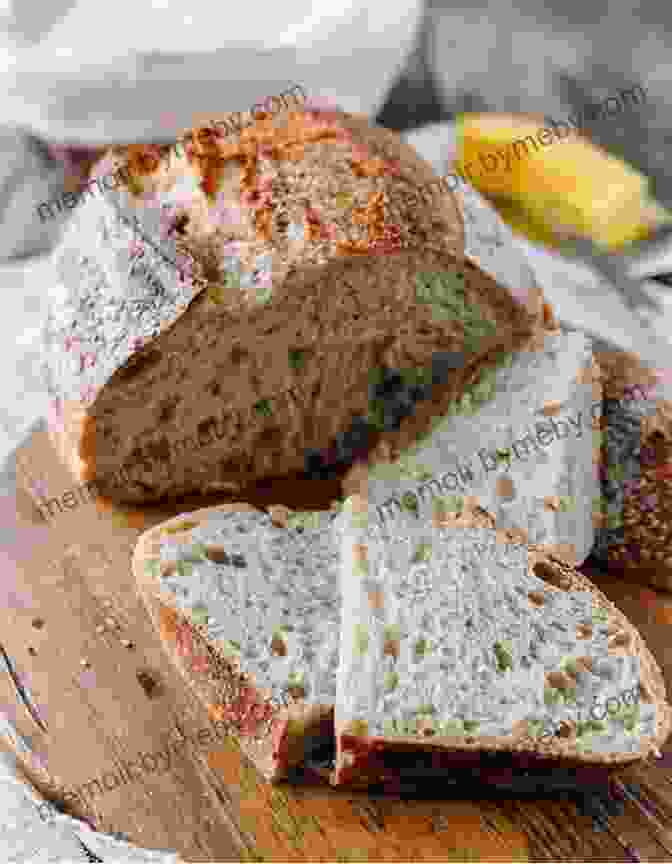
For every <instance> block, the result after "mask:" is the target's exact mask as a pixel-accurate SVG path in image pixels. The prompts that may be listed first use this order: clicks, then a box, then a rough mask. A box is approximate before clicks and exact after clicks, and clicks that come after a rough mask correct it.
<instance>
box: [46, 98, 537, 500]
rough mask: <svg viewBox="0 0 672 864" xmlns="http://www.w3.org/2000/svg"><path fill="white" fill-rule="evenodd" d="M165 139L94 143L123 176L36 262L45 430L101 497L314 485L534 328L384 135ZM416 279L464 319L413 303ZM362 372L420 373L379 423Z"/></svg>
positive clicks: (331, 120)
mask: <svg viewBox="0 0 672 864" xmlns="http://www.w3.org/2000/svg"><path fill="white" fill-rule="evenodd" d="M186 140H187V144H186V148H184V150H183V151H182V152H180V151H178V150H176V149H174V148H170V147H149V146H143V147H140V146H129V147H126V148H118V149H114V150H113V151H112V152H110V153H109V154H108V155H107V156H106V157H105V159H104V160H103V162H102V163H101V164H100V165H99V166H98V172H99V173H102V172H103V171H107V170H110V171H115V170H116V171H118V170H119V169H120V168H123V171H124V173H125V174H126V175H128V176H129V177H130V183H129V185H128V187H122V188H118V189H112V190H108V189H107V188H106V191H105V194H104V195H100V196H95V197H90V198H89V199H88V200H86V201H85V202H84V203H82V204H81V205H80V206H79V207H78V208H77V210H76V212H75V214H74V216H73V220H72V223H71V224H70V226H69V227H68V229H67V231H66V234H65V237H64V239H63V241H62V244H61V246H60V247H59V249H58V250H57V253H56V257H55V269H56V279H55V285H54V286H52V288H51V291H52V295H53V302H52V305H51V308H50V312H49V316H48V320H47V322H46V323H45V327H44V339H45V351H46V356H45V371H46V375H47V382H48V387H49V391H50V393H51V396H52V397H53V403H54V407H55V412H54V413H55V418H56V421H55V422H53V423H52V424H51V431H52V437H53V440H54V443H55V444H56V446H57V448H58V451H59V453H60V455H61V458H62V459H63V460H64V461H65V462H66V463H67V464H68V465H69V466H70V467H71V469H72V471H73V472H74V473H75V475H76V476H77V478H78V479H79V480H80V482H86V483H95V485H96V487H97V488H98V490H99V491H100V492H101V493H102V494H104V495H107V496H110V497H112V498H114V499H117V500H120V501H125V502H139V501H152V500H158V499H161V498H166V497H177V496H180V495H182V494H186V493H191V492H194V493H205V492H218V491H227V492H234V493H241V496H239V497H242V492H243V491H244V490H245V489H249V488H251V487H252V486H253V485H254V484H255V483H256V482H257V481H258V480H259V479H261V478H269V477H276V476H286V475H292V474H293V473H295V472H303V471H307V472H312V473H313V474H314V476H316V477H318V476H323V475H324V472H328V471H329V470H331V469H332V468H333V467H335V466H336V467H337V466H345V465H349V464H351V463H352V461H353V459H354V458H355V457H357V456H358V455H361V454H362V453H366V452H368V450H369V449H370V447H371V446H373V445H374V444H375V443H376V441H377V440H378V437H379V435H380V431H381V424H383V428H386V429H387V430H388V432H391V433H394V434H396V433H397V432H398V431H399V430H400V429H402V428H403V427H404V424H405V423H406V422H407V418H408V417H409V416H410V415H411V414H412V413H413V410H414V403H415V402H417V401H423V400H424V401H428V400H431V401H433V402H434V401H435V402H436V403H437V409H438V408H440V406H441V405H443V404H447V403H448V402H450V401H451V400H453V399H455V398H459V397H460V396H461V395H462V393H463V392H464V388H465V387H466V386H467V384H468V383H469V381H470V380H473V378H474V376H475V375H477V374H478V372H479V371H480V370H482V369H483V368H485V367H487V366H489V365H491V364H493V363H494V362H495V360H496V359H497V358H498V357H499V356H500V355H502V354H503V353H505V352H507V351H510V350H513V349H516V348H520V347H521V346H523V345H524V344H526V343H527V341H528V340H529V338H530V335H531V333H532V332H533V331H534V330H535V328H536V327H537V325H538V324H539V322H540V320H541V315H542V312H541V306H540V302H539V296H538V295H537V294H534V296H530V298H529V302H528V304H527V306H524V305H522V301H521V303H519V302H518V301H516V300H514V299H513V298H512V296H511V293H510V291H509V290H507V289H506V288H504V287H502V286H500V285H499V284H497V282H496V281H495V280H494V279H493V278H491V277H489V276H487V275H486V274H485V273H484V272H482V271H481V270H479V268H478V267H477V266H476V265H474V264H473V263H471V262H468V261H465V260H464V259H463V226H462V221H461V215H460V212H459V208H458V206H457V204H456V200H455V198H454V197H453V196H452V195H451V194H440V193H439V192H438V191H437V190H436V188H433V187H430V186H427V184H428V183H430V182H431V181H432V180H434V179H435V177H434V175H433V173H432V171H431V169H430V168H429V166H428V165H427V164H426V163H425V162H423V160H421V159H420V158H419V157H418V156H417V155H416V154H415V152H414V151H413V150H412V149H411V148H410V147H408V146H406V145H405V144H403V143H402V142H401V141H400V139H399V138H398V136H396V135H395V134H393V133H391V132H388V131H387V130H384V129H382V128H375V127H371V126H369V125H368V124H367V123H366V121H365V120H363V119H362V118H358V117H353V116H352V115H346V114H340V113H338V112H326V113H325V112H320V111H312V112H310V111H297V112H291V113H290V114H288V115H282V116H276V117H269V116H264V115H260V114H259V115H257V120H256V121H255V123H254V124H253V125H251V126H250V127H248V128H247V129H245V130H243V132H242V133H241V134H240V136H239V137H237V138H235V139H234V138H232V137H231V136H229V137H226V138H224V137H223V136H222V135H220V134H219V133H218V131H217V129H212V128H211V129H209V130H193V131H192V133H191V134H190V135H188V136H187V139H186ZM418 190H421V194H419V193H418ZM437 273H440V274H444V277H445V278H444V282H443V284H446V281H447V283H448V284H450V285H451V286H452V287H451V296H453V297H454V296H459V298H460V299H461V301H463V304H464V305H463V307H462V308H467V309H468V310H470V311H471V312H473V313H474V315H471V316H469V317H467V318H465V317H464V316H462V317H460V315H459V314H457V312H456V311H455V308H454V306H453V307H452V310H453V311H451V307H450V306H449V305H448V306H446V304H445V303H443V302H442V299H443V298H440V297H437V296H436V295H435V294H434V293H432V292H433V287H435V286H434V282H433V279H434V274H437ZM381 370H383V371H385V372H386V373H389V374H394V373H396V372H404V373H405V374H408V375H415V376H416V378H417V379H418V382H419V383H418V382H416V386H415V387H414V389H413V392H412V393H411V394H410V395H409V399H410V402H409V404H406V405H405V406H403V407H400V408H398V409H397V412H396V413H395V414H394V415H387V416H384V417H382V416H381V407H380V404H379V403H378V402H377V401H376V399H372V398H371V375H372V374H374V376H375V375H376V374H378V373H379V372H380V371H381ZM423 376H424V377H423Z"/></svg>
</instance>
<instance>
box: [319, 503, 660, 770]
mask: <svg viewBox="0 0 672 864" xmlns="http://www.w3.org/2000/svg"><path fill="white" fill-rule="evenodd" d="M335 531H336V533H337V536H338V538H339V541H338V542H339V543H340V545H341V556H340V558H341V591H342V595H343V607H342V631H341V644H340V665H339V674H338V682H337V701H336V716H335V722H336V735H337V757H336V767H335V770H334V773H333V777H332V780H333V782H334V783H336V784H341V783H358V784H367V783H375V782H380V781H382V780H384V779H386V777H390V775H393V773H394V772H393V771H392V770H391V768H390V764H391V763H390V761H389V754H394V753H395V751H397V752H399V751H400V750H407V751H408V750H411V751H412V750H413V748H416V749H422V750H430V751H432V753H433V754H435V755H436V756H437V758H438V761H439V764H445V767H446V770H450V765H451V757H454V756H456V757H457V761H454V762H453V765H454V766H455V767H456V766H457V765H459V760H460V758H461V756H460V754H464V753H468V752H473V751H489V752H509V753H512V754H522V755H526V754H534V755H536V756H539V757H542V758H543V757H548V758H554V759H561V760H569V761H576V762H582V763H595V764H604V765H611V764H619V763H626V762H629V761H634V760H637V759H641V758H644V757H646V756H648V755H649V754H650V753H651V752H654V751H655V750H656V749H657V748H660V747H661V746H662V744H663V743H664V741H665V739H666V738H667V736H668V734H669V732H670V728H671V727H672V709H671V708H670V706H669V705H668V704H667V702H666V694H665V685H664V681H663V677H662V674H661V672H660V669H659V667H658V665H657V664H656V661H655V659H654V658H653V656H652V655H651V653H650V651H649V650H648V648H647V647H646V645H645V644H644V642H643V640H642V638H641V636H640V634H639V633H638V632H637V630H636V629H635V628H634V627H633V626H632V625H631V624H630V622H629V621H628V620H627V619H626V618H625V616H624V615H623V614H622V613H621V612H620V611H619V610H618V609H617V608H616V607H615V606H614V605H613V604H612V603H610V602H609V601H608V600H607V598H606V597H605V596H604V595H603V594H602V593H601V592H600V591H599V590H598V589H597V588H596V587H595V586H594V585H593V584H592V583H591V582H590V581H589V580H588V579H587V578H586V577H584V576H583V575H582V574H580V573H578V572H577V571H576V570H575V569H574V568H573V567H571V566H570V565H569V564H567V563H566V562H564V561H562V559H560V558H556V557H554V556H553V555H548V554H546V553H544V552H543V551H542V550H541V549H540V547H536V546H534V545H532V546H529V547H528V546H525V545H521V544H520V543H516V542H512V541H513V538H512V535H510V534H509V533H507V532H503V531H498V530H497V531H495V530H493V529H492V528H487V527H474V528H466V529H465V528H464V527H462V528H459V529H458V528H456V527H455V524H454V523H451V521H450V519H448V520H443V521H439V522H436V523H435V522H432V521H426V520H418V519H416V518H415V517H413V516H398V517H397V518H396V520H395V521H394V523H392V524H391V525H388V526H386V529H385V530H382V529H381V528H380V526H378V525H375V524H374V523H373V520H371V521H369V511H368V507H367V504H366V501H365V499H361V498H359V496H353V497H352V498H350V499H348V501H347V502H346V506H345V507H344V510H343V512H342V514H341V516H340V517H339V521H338V522H337V523H336V526H335Z"/></svg>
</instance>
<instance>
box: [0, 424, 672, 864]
mask: <svg viewBox="0 0 672 864" xmlns="http://www.w3.org/2000/svg"><path fill="white" fill-rule="evenodd" d="M16 464H17V500H16V502H15V503H14V510H15V511H16V512H15V519H16V524H15V525H14V526H13V537H14V545H13V548H12V554H13V557H14V558H15V563H16V566H15V568H14V569H13V571H12V572H13V578H14V583H13V585H12V588H11V590H8V589H7V585H6V584H5V585H4V589H5V591H6V592H7V595H8V596H7V597H6V598H5V603H3V604H2V605H3V607H5V606H7V605H13V607H14V610H13V614H12V617H11V620H9V621H4V620H3V622H2V628H3V629H2V634H3V635H2V642H3V644H4V646H5V648H6V649H7V651H8V653H9V654H10V655H11V656H12V658H13V659H14V661H15V663H16V665H17V668H18V670H19V674H20V675H21V676H22V679H23V681H24V682H26V683H27V684H28V687H29V689H30V691H31V693H32V698H33V701H34V702H35V703H36V704H37V706H38V710H39V713H40V716H41V717H42V718H43V719H44V722H45V724H46V729H47V731H46V732H43V731H42V730H41V729H40V728H39V727H38V725H37V724H36V723H35V721H33V720H32V719H31V717H30V715H29V713H28V712H27V711H26V710H25V709H24V708H23V707H22V706H21V703H20V701H19V700H18V699H17V696H16V692H15V690H14V689H13V687H12V685H11V684H10V682H9V680H5V679H0V688H1V690H0V699H2V700H3V701H4V702H7V703H10V704H11V703H12V702H13V704H14V713H15V717H16V722H17V725H18V727H19V732H20V733H21V734H22V735H24V736H28V737H29V738H30V741H31V743H32V745H33V748H34V749H35V751H36V752H37V753H39V754H40V756H41V758H42V760H43V762H44V763H45V764H46V767H47V769H48V772H49V774H50V777H51V781H52V783H53V784H54V785H52V786H51V787H49V786H48V785H47V784H46V781H44V779H43V778H39V777H38V778H37V780H36V782H37V784H38V788H40V789H41V790H43V791H45V792H46V793H48V794H49V796H50V797H51V798H53V800H61V801H62V800H64V799H66V798H68V795H67V793H68V792H71V791H73V790H75V789H78V790H79V792H80V799H79V801H73V798H72V796H70V798H69V810H68V812H71V813H72V814H73V815H76V816H78V817H80V818H87V819H88V820H89V821H90V822H91V823H92V824H93V825H94V826H95V827H96V828H97V829H98V830H101V831H104V832H106V833H111V832H123V833H124V834H125V835H127V837H128V838H129V839H130V840H131V842H134V843H137V844H138V845H141V846H144V847H145V848H154V849H175V850H177V851H178V852H179V853H180V855H181V856H183V858H185V859H186V860H190V861H212V860H269V861H333V860H338V861H362V860H381V861H382V860H390V861H402V860H403V861H409V860H413V861H439V860H441V861H446V860H462V861H465V860H477V861H479V860H480V861H497V860H500V861H512V860H515V861H528V860H529V861H536V860H539V861H549V860H556V861H557V860H563V861H586V860H601V861H604V860H609V861H627V860H640V859H643V860H646V861H669V860H670V859H671V857H672V830H671V826H672V748H669V747H668V748H666V749H665V754H664V756H663V758H662V759H661V760H658V761H655V760H654V761H653V762H652V763H646V764H643V765H638V766H631V767H629V768H627V769H624V770H621V771H619V772H617V774H616V775H615V776H616V778H617V779H618V781H619V783H620V785H619V784H612V798H611V799H610V800H611V804H613V805H614V806H611V805H609V804H608V806H607V810H606V811H604V810H603V811H602V813H603V818H602V819H601V820H599V819H598V820H597V821H596V815H595V814H596V813H597V808H598V804H596V803H595V802H596V800H597V799H595V798H594V797H593V796H592V793H589V794H588V795H587V796H586V797H585V798H584V799H583V800H584V802H585V803H584V804H582V805H580V803H579V799H578V798H576V797H575V796H573V797H567V796H564V797H563V796H555V797H554V796H553V795H551V794H548V793H537V794H536V795H535V796H524V795H522V796H521V795H519V796H518V797H516V796H514V795H513V794H511V793H509V794H499V795H498V794H496V793H494V792H493V790H492V789H489V788H481V789H479V790H478V791H477V792H474V791H473V790H472V791H471V792H470V793H469V796H470V797H460V795H463V796H464V795H465V793H464V789H462V790H460V787H459V786H458V787H456V790H453V791H451V790H450V788H449V787H447V786H446V785H445V784H444V786H443V788H441V784H436V783H431V784H430V783H429V782H427V783H423V784H422V785H420V786H417V787H412V786H408V787H404V788H403V789H402V790H401V792H400V791H399V790H397V791H396V792H390V791H385V790H383V791H376V794H367V793H366V792H356V793H353V792H351V791H348V790H334V789H332V788H330V787H329V786H328V785H327V784H326V783H325V782H323V781H321V780H320V778H319V777H318V776H316V775H315V776H313V775H312V774H311V775H310V776H308V775H307V776H305V777H304V778H303V779H302V780H301V781H300V782H297V783H295V784H289V783H284V784H280V785H277V786H271V785H269V784H267V783H266V782H265V781H263V780H262V779H261V778H260V777H259V776H258V775H257V774H256V772H255V770H254V768H253V767H252V766H251V765H250V764H249V763H247V762H246V760H244V759H243V758H241V756H240V754H239V752H238V750H237V747H236V745H235V742H234V740H233V739H227V738H222V739H219V740H217V739H216V738H215V737H214V733H212V731H211V730H212V727H211V726H210V724H209V721H208V718H207V713H206V712H205V710H204V709H203V707H202V706H201V705H200V703H199V702H198V700H197V699H196V698H195V697H194V694H193V693H192V692H191V691H190V690H189V688H188V687H187V686H186V685H185V683H184V682H183V679H182V678H181V677H180V675H179V673H178V672H177V670H176V669H175V668H174V667H173V665H172V664H171V663H170V661H169V660H168V658H167V655H165V654H164V652H163V650H162V648H161V645H160V640H159V637H158V635H157V634H156V633H155V632H154V631H153V629H152V626H151V623H150V620H149V617H148V615H147V613H146V611H145V609H144V606H143V604H142V601H141V600H140V599H139V597H138V594H137V592H136V590H135V586H134V584H133V580H132V576H131V573H130V566H129V562H130V555H131V552H132V549H133V546H134V543H135V541H136V539H137V537H138V536H139V534H140V533H141V532H142V531H143V530H146V529H147V528H149V527H150V526H152V525H154V524H156V523H157V522H159V521H162V520H163V519H165V518H167V517H168V516H171V515H174V514H175V513H177V512H179V511H183V510H185V509H193V508H194V507H195V506H196V503H195V502H189V501H185V502H181V503H180V504H179V506H178V507H176V508H175V509H173V510H170V511H169V510H158V509H156V508H152V509H145V510H140V509H121V508H118V507H115V506H113V505H111V504H110V503H109V502H106V501H104V500H102V499H94V498H92V496H91V495H90V494H89V493H88V492H87V490H85V489H82V488H79V489H77V488H76V487H74V486H73V481H72V479H71V478H70V477H69V475H68V474H67V472H66V471H65V469H63V468H62V467H61V466H60V465H58V464H57V461H56V458H55V453H54V451H53V449H52V447H51V445H50V443H49V441H48V439H47V436H46V433H45V432H44V431H37V432H34V433H33V434H32V436H31V438H30V440H29V441H28V442H27V443H26V444H25V445H24V446H23V447H22V448H21V449H20V450H19V451H18V452H17V457H16ZM294 492H295V494H299V495H300V496H301V497H302V498H303V499H304V500H306V497H307V496H306V493H305V491H304V492H302V491H301V490H299V491H298V493H297V492H296V490H294ZM68 493H70V494H68ZM273 494H275V495H280V496H281V498H279V499H278V500H283V501H284V502H286V503H288V504H290V505H291V504H294V505H295V506H296V502H295V501H294V500H292V499H291V498H288V497H287V496H286V494H285V493H282V492H278V491H277V490H276V491H275V492H274V493H273ZM53 499H57V500H58V501H59V506H60V508H61V511H62V512H60V513H58V512H57V507H56V505H55V504H52V506H51V511H52V514H53V515H52V516H51V517H50V518H49V520H48V521H47V520H45V519H44V518H43V516H41V515H39V513H38V512H37V510H36V508H35V506H34V505H35V503H40V502H41V501H47V500H49V501H53ZM200 503H202V502H200ZM205 503H212V502H205ZM252 503H255V504H264V503H266V504H267V503H269V501H268V499H267V500H265V501H259V502H252ZM314 503H315V502H311V505H312V504H314ZM42 509H43V511H44V512H46V510H45V508H44V507H42ZM7 572H9V571H7ZM587 572H589V574H590V575H591V576H592V577H593V578H594V579H595V581H596V582H597V583H598V584H599V586H600V587H601V588H602V590H604V591H605V593H606V594H607V595H608V596H609V597H610V598H611V599H612V600H613V601H614V602H616V603H617V605H618V606H619V607H620V608H621V609H622V610H623V611H624V612H625V613H626V614H627V615H628V616H629V617H630V618H631V620H632V621H633V623H635V624H636V626H638V627H639V628H640V630H641V632H642V634H643V635H644V637H645V638H646V640H647V642H648V644H649V645H650V647H651V649H652V651H653V653H654V655H655V656H656V658H657V659H658V662H659V663H660V665H661V668H662V669H663V672H664V674H665V678H666V680H667V682H668V687H669V684H670V680H671V675H672V658H670V652H669V649H667V650H666V639H667V638H669V637H668V632H670V631H669V630H668V624H669V623H670V622H672V595H666V594H664V593H656V592H653V591H652V590H651V589H648V588H643V587H642V586H640V585H638V584H636V583H634V582H632V581H625V580H624V578H621V577H618V576H616V575H615V574H603V573H598V572H596V571H592V570H587ZM7 599H9V600H10V602H9V604H8V603H7ZM129 643H130V644H129ZM205 730H209V731H207V732H206V731H205ZM178 741H181V742H182V744H181V746H180V747H178V746H177V744H176V743H175V742H178ZM169 742H172V743H171V744H169ZM161 752H164V753H166V754H167V755H166V756H164V757H163V758H161V757H160V756H159V755H158V754H160V753H161ZM143 754H144V755H143ZM124 763H125V764H124ZM133 763H134V766H135V767H133ZM125 772H130V773H125ZM138 772H139V773H138ZM129 777H130V778H132V779H129ZM113 778H115V779H113ZM96 780H97V781H98V785H97V786H96ZM585 791H586V790H585V789H584V792H585ZM616 795H618V796H620V798H623V799H624V801H623V803H622V805H621V807H622V812H620V813H619V812H616V802H617V798H616ZM82 799H86V802H87V803H86V805H83V803H82ZM589 802H593V803H592V804H590V806H589ZM589 811H590V812H589ZM591 813H592V815H591ZM638 856H639V857H638Z"/></svg>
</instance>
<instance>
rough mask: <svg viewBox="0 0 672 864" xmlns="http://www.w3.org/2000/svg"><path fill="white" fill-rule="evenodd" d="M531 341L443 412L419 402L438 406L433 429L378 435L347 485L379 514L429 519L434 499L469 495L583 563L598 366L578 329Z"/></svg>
mask: <svg viewBox="0 0 672 864" xmlns="http://www.w3.org/2000/svg"><path fill="white" fill-rule="evenodd" d="M536 342H537V344H536V345H534V346H528V347H527V348H526V349H524V350H522V351H520V352H517V353H512V354H509V355H507V356H506V357H505V358H504V360H503V361H502V362H501V363H499V366H498V368H497V367H492V368H490V369H483V370H481V372H480V374H479V376H478V377H477V378H476V380H475V381H474V382H473V383H472V384H471V385H470V386H469V387H468V388H467V390H466V391H465V393H464V394H463V395H462V397H461V398H460V399H459V400H455V401H454V402H453V403H451V404H450V405H449V406H448V410H447V411H445V412H443V413H439V412H438V411H436V407H435V405H434V404H432V405H430V406H428V408H427V409H425V407H424V406H422V407H420V408H419V411H418V415H420V414H421V413H422V412H424V411H426V410H434V411H436V413H435V414H434V415H433V416H432V418H431V425H430V429H429V431H428V432H427V433H425V434H424V435H421V436H418V435H416V434H414V430H412V429H406V430H405V432H404V437H403V440H402V441H400V442H398V443H396V444H395V446H394V447H392V446H390V445H389V443H388V442H387V441H386V440H385V438H384V439H383V443H382V444H381V445H379V446H378V447H377V449H376V450H375V451H373V452H372V453H370V454H369V457H368V462H369V468H368V471H366V472H364V471H362V469H361V466H356V468H355V469H353V470H351V472H350V476H349V477H348V476H346V478H345V480H344V488H345V490H346V493H352V492H357V491H359V492H361V494H363V495H365V496H366V497H367V499H368V501H369V504H370V506H371V507H372V509H373V510H374V512H375V514H376V517H377V518H378V519H380V520H381V521H386V520H387V519H390V518H392V517H393V516H394V515H395V514H396V513H399V512H400V510H402V509H410V510H411V511H413V512H417V514H418V516H419V517H420V518H428V516H429V515H430V514H431V512H432V507H433V502H434V501H435V500H436V499H437V498H440V497H442V496H446V495H453V496H456V497H458V498H464V497H465V496H470V497H472V498H473V499H475V500H476V501H478V503H479V505H480V506H481V507H482V508H484V509H485V510H487V511H488V512H489V513H492V514H493V515H494V516H495V518H496V521H497V527H498V528H514V527H515V528H517V529H522V530H523V531H525V532H526V537H527V539H528V540H529V542H532V543H535V544H544V545H548V546H551V545H552V546H554V547H555V548H556V549H558V550H562V557H563V558H565V559H566V560H568V561H571V562H572V563H576V564H579V563H581V562H583V561H584V560H585V558H586V557H587V556H588V554H589V552H590V550H591V547H592V545H593V540H594V526H593V509H594V502H595V499H596V498H597V497H598V495H599V488H600V487H599V478H598V460H599V455H600V453H599V446H597V447H596V446H595V444H594V436H593V432H594V430H599V428H600V427H599V422H600V416H601V413H602V393H601V388H600V382H599V377H598V375H599V370H598V369H597V367H596V364H595V362H594V361H593V357H592V351H591V342H590V339H589V338H588V337H587V336H585V335H584V334H582V333H577V332H569V331H565V330H560V329H556V330H553V331H550V330H544V331H541V333H540V337H539V339H538V340H536ZM401 392H402V394H403V391H401ZM395 398H399V397H398V396H396V395H392V396H390V397H389V401H390V402H392V401H393V400H394V399H395ZM598 434H599V431H598ZM383 456H384V457H385V458H383Z"/></svg>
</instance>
